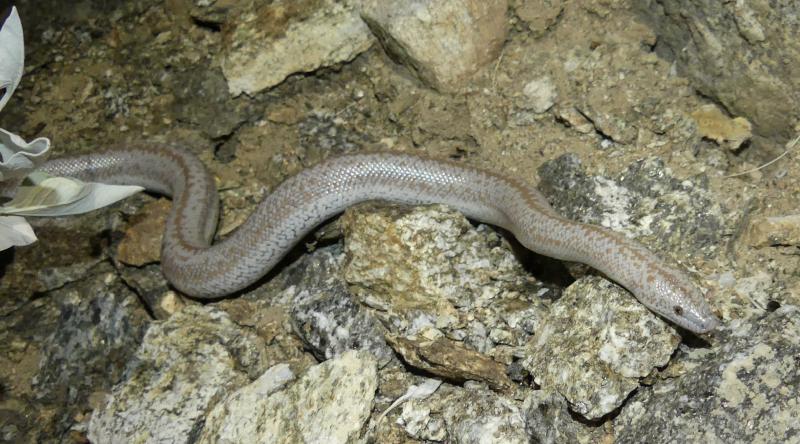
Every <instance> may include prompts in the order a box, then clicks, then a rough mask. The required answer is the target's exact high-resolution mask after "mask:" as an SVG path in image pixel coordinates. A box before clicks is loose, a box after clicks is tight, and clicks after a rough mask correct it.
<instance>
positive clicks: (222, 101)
mask: <svg viewBox="0 0 800 444" xmlns="http://www.w3.org/2000/svg"><path fill="white" fill-rule="evenodd" d="M198 73H202V75H198ZM225 76H227V73H225ZM225 76H223V73H222V72H221V71H220V70H219V68H217V69H208V67H207V66H203V67H202V68H200V67H198V68H197V69H195V70H191V71H188V72H183V73H178V74H176V75H174V76H172V77H169V78H168V80H169V82H170V84H171V88H170V90H171V91H173V94H175V104H174V105H173V112H174V114H175V117H176V118H177V119H179V120H181V121H184V122H188V123H190V124H192V125H194V126H195V127H197V128H199V129H200V130H201V131H202V133H203V134H204V135H205V136H207V137H208V138H209V139H212V140H217V139H220V138H223V137H225V136H228V135H230V134H231V133H232V132H233V131H235V130H236V128H238V127H239V126H241V125H242V123H244V121H246V120H247V119H248V118H250V117H252V116H253V115H255V112H256V111H255V110H256V109H257V107H254V106H253V104H252V103H251V102H250V101H248V100H245V99H244V98H241V97H239V98H232V97H231V96H230V95H229V94H228V91H227V88H226V81H225V78H226V77H225Z"/></svg>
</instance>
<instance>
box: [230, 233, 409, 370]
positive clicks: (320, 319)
mask: <svg viewBox="0 0 800 444" xmlns="http://www.w3.org/2000/svg"><path fill="white" fill-rule="evenodd" d="M343 261H344V252H343V250H342V247H341V246H340V245H338V244H334V245H330V246H326V247H322V248H319V249H316V250H315V251H314V252H312V253H309V254H307V255H305V256H303V257H302V258H301V259H299V260H298V261H297V262H295V263H294V264H292V265H291V266H289V267H287V268H286V269H285V270H283V272H281V273H280V274H278V275H277V276H275V278H274V279H273V280H272V282H270V284H268V285H267V286H265V287H264V288H263V289H260V290H257V291H255V292H254V293H253V294H250V295H247V296H246V298H248V299H251V300H253V301H254V302H255V305H257V306H258V307H259V308H257V309H258V310H264V309H267V307H266V306H271V307H272V309H275V308H278V307H280V308H281V309H282V310H283V311H285V313H286V316H287V320H288V321H289V322H290V323H291V329H292V333H293V334H294V335H296V336H298V337H299V339H301V340H302V341H303V344H304V345H305V347H307V349H308V350H310V351H311V352H312V353H313V354H314V356H316V357H317V359H319V360H320V361H324V360H326V359H331V358H333V357H335V356H338V355H340V354H341V353H343V352H345V351H347V350H365V351H369V352H370V353H371V354H372V355H373V356H374V357H375V359H376V360H377V361H378V363H379V365H380V366H384V365H386V364H387V363H388V362H390V361H392V360H394V359H395V358H394V354H393V352H392V350H391V348H389V346H388V345H387V344H386V341H385V340H384V334H385V328H384V327H383V326H382V325H381V324H380V323H379V322H378V321H377V319H376V318H375V317H374V315H373V314H372V313H371V312H369V311H368V310H367V309H366V308H365V307H363V306H362V305H360V304H358V303H357V302H356V300H355V298H354V297H353V295H352V294H351V293H350V291H349V289H348V287H347V285H346V284H345V283H344V281H343V279H342V262H343ZM230 304H235V302H233V301H231V302H230Z"/></svg>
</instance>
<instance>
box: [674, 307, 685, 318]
mask: <svg viewBox="0 0 800 444" xmlns="http://www.w3.org/2000/svg"><path fill="white" fill-rule="evenodd" d="M672 311H673V312H674V313H675V314H676V315H678V316H683V308H682V307H680V306H678V305H676V306H674V307H672Z"/></svg>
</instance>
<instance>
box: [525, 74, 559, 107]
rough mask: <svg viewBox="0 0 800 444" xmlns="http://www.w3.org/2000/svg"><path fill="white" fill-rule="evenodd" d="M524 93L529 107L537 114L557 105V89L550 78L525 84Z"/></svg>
mask: <svg viewBox="0 0 800 444" xmlns="http://www.w3.org/2000/svg"><path fill="white" fill-rule="evenodd" d="M522 93H523V94H524V95H525V97H526V98H527V99H528V103H527V105H528V106H529V107H530V109H532V110H533V111H534V112H536V113H543V112H546V111H547V110H549V109H550V108H551V107H552V106H553V105H554V104H555V103H556V98H557V97H558V93H557V92H556V87H555V85H553V81H552V80H550V78H549V77H542V78H539V79H535V80H531V81H530V82H528V83H527V84H525V87H524V88H523V89H522Z"/></svg>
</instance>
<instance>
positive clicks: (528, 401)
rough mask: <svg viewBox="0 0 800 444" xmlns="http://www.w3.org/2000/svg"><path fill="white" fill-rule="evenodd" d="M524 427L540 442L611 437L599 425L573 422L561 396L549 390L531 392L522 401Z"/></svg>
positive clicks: (604, 439) (589, 441) (581, 440)
mask: <svg viewBox="0 0 800 444" xmlns="http://www.w3.org/2000/svg"><path fill="white" fill-rule="evenodd" d="M523 407H524V409H525V430H526V431H527V432H528V435H529V436H530V437H531V438H532V439H533V440H534V441H533V442H540V443H548V444H550V443H562V442H563V443H573V442H579V443H596V442H605V441H606V440H610V439H613V438H611V437H609V436H604V434H605V435H610V434H608V433H604V432H603V430H602V429H601V428H599V427H593V426H592V425H590V424H586V423H585V422H581V421H575V420H574V419H573V415H574V413H572V411H571V410H570V409H569V404H568V403H567V401H566V400H565V399H564V397H563V396H561V395H559V394H558V393H555V392H553V391H550V390H536V391H533V392H532V393H531V394H530V395H529V396H528V397H527V398H525V402H524V406H523Z"/></svg>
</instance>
